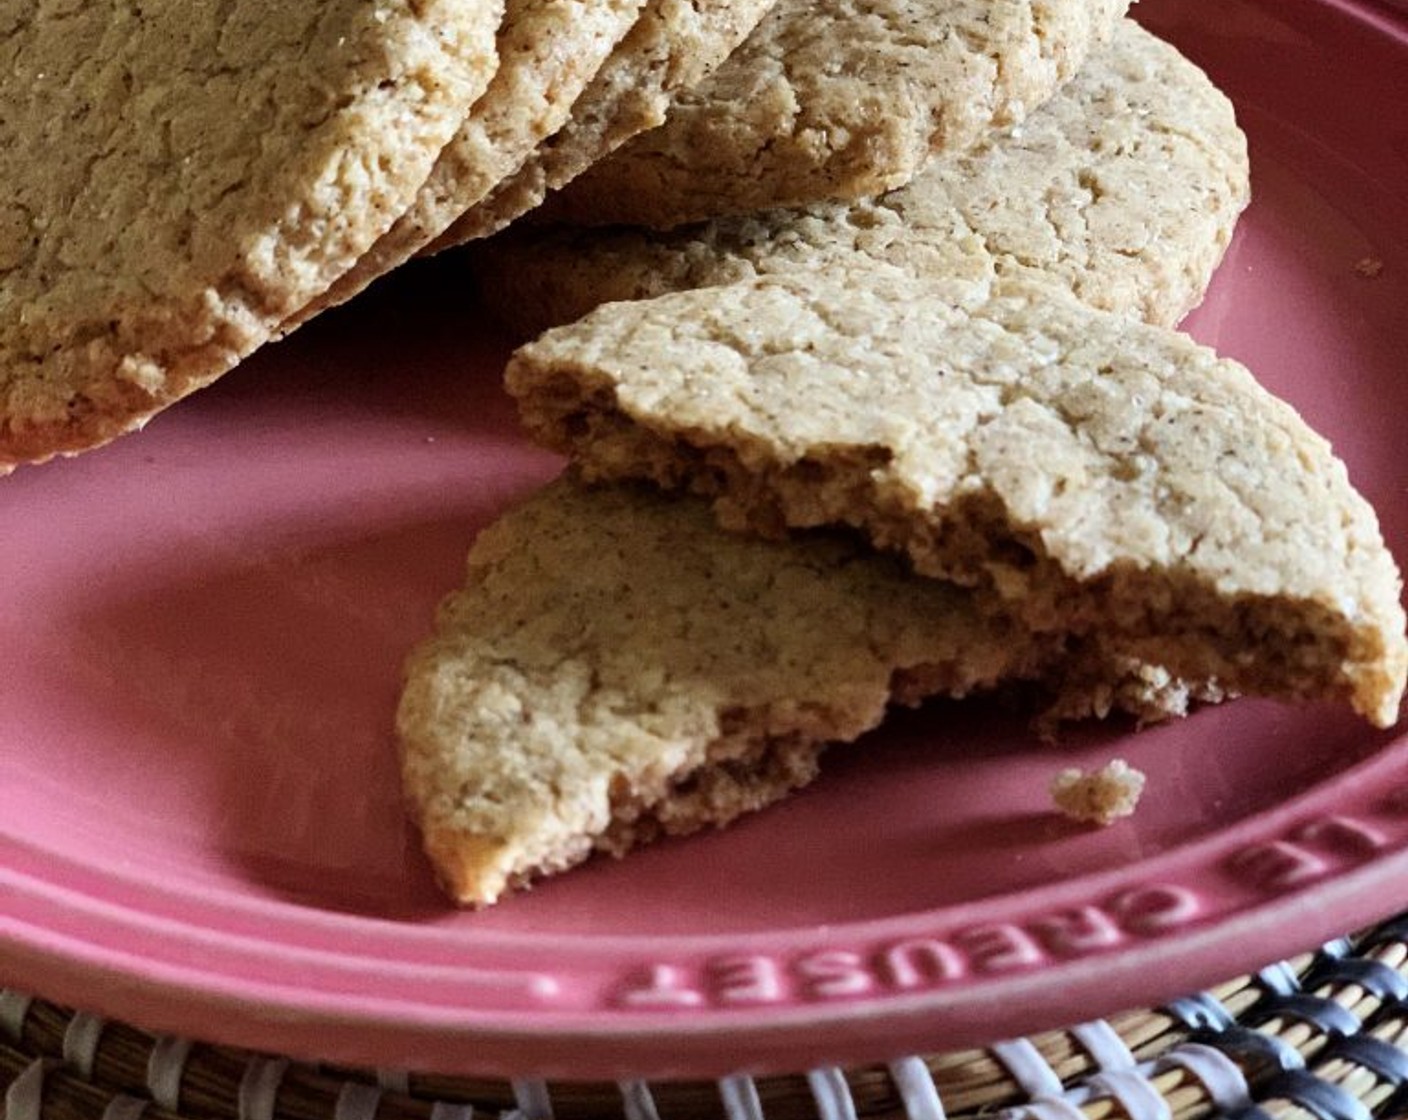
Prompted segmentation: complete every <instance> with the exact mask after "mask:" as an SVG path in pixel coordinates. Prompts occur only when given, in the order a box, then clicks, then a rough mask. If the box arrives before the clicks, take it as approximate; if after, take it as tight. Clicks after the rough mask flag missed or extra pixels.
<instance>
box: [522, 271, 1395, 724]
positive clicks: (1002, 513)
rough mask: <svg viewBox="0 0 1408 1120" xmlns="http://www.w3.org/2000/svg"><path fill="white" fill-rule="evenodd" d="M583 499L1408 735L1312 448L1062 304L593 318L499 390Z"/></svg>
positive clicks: (1004, 289) (1345, 491)
mask: <svg viewBox="0 0 1408 1120" xmlns="http://www.w3.org/2000/svg"><path fill="white" fill-rule="evenodd" d="M508 386H509V389H510V392H512V393H513V395H514V396H515V397H516V398H517V399H518V402H519V407H520V411H521V413H522V416H523V418H524V420H525V422H526V424H527V426H528V429H529V431H530V432H531V433H532V434H533V435H534V436H535V438H537V439H538V440H540V441H541V442H543V443H544V444H546V445H547V446H549V447H552V448H555V449H558V450H561V451H565V452H568V453H570V454H571V455H572V456H573V457H574V459H576V460H577V462H578V464H579V466H580V468H581V469H582V470H583V471H584V472H585V473H586V475H587V476H588V477H592V478H598V479H609V478H623V477H645V478H650V479H653V480H655V481H656V482H658V483H660V484H662V485H665V486H668V487H681V488H684V487H687V488H691V489H694V490H696V491H699V492H702V493H706V494H711V495H713V496H714V497H715V506H716V511H717V512H718V514H719V516H720V518H721V519H722V520H723V521H724V522H725V523H726V524H728V525H729V526H731V527H734V528H750V529H752V530H755V531H760V532H764V533H778V532H781V531H784V530H785V529H787V528H795V527H804V526H816V525H824V524H846V525H851V526H855V527H857V528H859V529H861V530H862V531H864V532H865V533H867V534H868V535H869V536H870V537H871V539H872V540H874V541H875V542H876V543H877V544H878V545H879V546H881V547H884V548H888V549H894V550H897V551H900V552H903V553H905V554H906V555H907V556H908V557H909V559H910V562H911V563H912V564H913V565H914V566H915V568H916V569H917V570H918V571H920V572H921V573H924V574H927V575H932V576H938V577H942V578H946V579H952V580H955V581H957V582H960V583H962V584H965V585H967V586H971V587H973V588H974V589H975V590H976V591H978V592H979V593H980V594H983V595H985V596H987V597H989V599H990V600H991V601H992V602H993V603H994V604H999V605H1000V608H1001V609H1003V610H1007V611H1013V612H1015V613H1016V614H1017V615H1018V617H1019V618H1020V619H1021V620H1022V621H1023V622H1024V624H1026V625H1027V626H1029V627H1031V628H1032V629H1034V630H1037V631H1046V630H1059V631H1064V632H1068V633H1073V634H1098V635H1100V637H1101V638H1102V640H1105V641H1108V642H1110V643H1111V648H1114V649H1117V650H1118V651H1119V652H1122V653H1125V654H1128V655H1129V656H1131V657H1133V658H1136V659H1137V660H1141V661H1147V662H1150V663H1153V664H1157V665H1162V666H1165V667H1167V668H1168V669H1169V670H1170V671H1171V672H1173V673H1175V674H1176V675H1178V676H1181V677H1184V678H1187V679H1192V680H1215V681H1218V682H1219V683H1220V684H1221V685H1222V686H1223V687H1226V688H1228V689H1230V690H1233V691H1237V692H1249V693H1259V694H1269V695H1276V696H1285V697H1297V698H1322V699H1323V698H1336V699H1340V700H1344V701H1348V702H1350V703H1351V704H1352V705H1353V706H1354V707H1355V708H1356V710H1358V711H1359V712H1360V713H1362V714H1363V715H1365V716H1366V717H1367V718H1369V719H1370V720H1372V721H1373V722H1375V723H1376V724H1379V725H1381V726H1387V725H1390V724H1392V723H1394V722H1395V721H1396V720H1397V718H1398V709H1399V703H1400V700H1401V697H1402V693H1403V687H1404V677H1405V672H1408V642H1405V637H1404V629H1405V625H1404V613H1403V607H1402V605H1401V603H1400V599H1399V597H1400V594H1401V590H1402V581H1401V578H1400V576H1399V573H1398V569H1397V567H1396V566H1395V564H1394V561H1393V558H1392V557H1391V556H1390V555H1389V553H1388V551H1387V549H1386V548H1385V546H1384V543H1383V539H1382V536H1381V534H1380V532H1379V527H1378V521H1377V518H1376V516H1375V514H1374V511H1373V510H1372V508H1371V507H1370V506H1369V504H1368V503H1367V502H1366V501H1365V500H1364V499H1363V498H1362V497H1361V496H1360V495H1359V494H1358V493H1357V492H1356V491H1355V490H1354V489H1353V488H1352V486H1351V485H1350V482H1349V479H1348V477H1347V472H1346V470H1345V468H1344V465H1343V464H1342V463H1341V462H1340V461H1339V460H1338V459H1336V458H1335V456H1334V455H1333V453H1332V451H1331V449H1330V447H1329V445H1328V443H1327V442H1326V441H1325V440H1324V439H1323V438H1321V437H1320V436H1318V435H1317V434H1315V433H1314V432H1313V431H1312V430H1311V429H1310V428H1309V427H1308V426H1307V425H1306V424H1305V422H1304V421H1303V420H1302V419H1301V418H1300V416H1299V415H1298V414H1297V413H1296V412H1295V411H1294V410H1293V409H1292V408H1291V407H1290V406H1289V405H1287V404H1285V403H1284V402H1282V401H1280V400H1278V399H1276V398H1275V397H1273V396H1272V395H1270V394H1269V393H1267V392H1266V391H1265V390H1264V389H1262V388H1261V386H1260V385H1258V384H1257V382H1256V381H1255V379H1254V378H1253V377H1252V375H1251V374H1250V373H1249V372H1248V371H1247V370H1246V368H1245V367H1243V366H1241V365H1239V364H1237V363H1236V362H1233V361H1231V360H1228V359H1222V358H1219V357H1218V356H1217V355H1216V354H1214V353H1213V352H1212V351H1210V350H1208V349H1206V348H1204V347H1201V346H1199V345H1197V344H1196V343H1194V342H1193V341H1192V340H1191V339H1189V338H1187V337H1186V336H1184V335H1181V334H1178V333H1177V332H1173V331H1168V330H1164V329H1161V328H1158V327H1153V326H1149V325H1146V324H1141V323H1139V322H1137V321H1135V320H1133V319H1130V318H1128V317H1126V316H1122V315H1115V314H1110V313H1105V312H1100V311H1097V310H1094V309H1092V308H1089V307H1087V306H1086V305H1084V304H1082V303H1080V302H1079V301H1077V300H1076V299H1075V298H1074V297H1073V296H1071V295H1070V294H1069V293H1066V292H1064V291H1062V290H1060V289H1058V288H1055V287H1053V286H1051V285H1045V284H1035V283H1031V282H1026V281H1007V282H1000V283H999V284H997V285H996V286H992V287H990V286H987V285H983V284H978V283H965V282H961V281H948V282H938V281H932V282H925V281H921V280H917V279H916V278H914V277H912V276H909V275H907V274H905V273H903V272H901V271H899V270H898V269H894V268H892V267H888V266H873V267H872V268H870V269H866V270H858V271H848V270H844V269H841V268H833V269H831V270H829V271H828V272H827V273H825V274H823V275H819V276H815V277H813V276H805V275H802V274H794V273H789V274H785V275H779V276H774V277H762V278H758V279H755V280H750V281H743V282H740V283H738V284H734V285H730V286H727V287H721V288H709V289H704V290H701V291H696V292H683V293H675V294H671V295H666V296H661V297H659V298H657V299H654V300H648V301H641V302H636V303H617V304H610V305H608V306H606V307H602V308H599V309H598V310H597V311H595V312H593V313H592V314H591V315H589V316H587V317H586V318H585V319H583V320H582V321H581V322H579V323H576V324H573V325H571V326H567V327H560V328H557V329H555V330H553V331H549V332H548V333H547V334H545V335H544V336H543V337H542V338H540V339H539V340H538V341H536V342H534V343H530V344H529V345H528V346H525V347H523V348H521V349H520V350H519V351H518V352H517V353H516V354H515V356H514V358H513V359H512V361H511V363H510V366H509V370H508Z"/></svg>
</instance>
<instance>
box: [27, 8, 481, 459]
mask: <svg viewBox="0 0 1408 1120" xmlns="http://www.w3.org/2000/svg"><path fill="white" fill-rule="evenodd" d="M31 8H33V6H32V5H20V4H16V3H10V4H7V5H6V6H5V8H4V11H2V12H0V26H3V27H4V28H5V35H4V37H3V44H0V62H2V63H3V66H0V74H3V77H0V98H3V101H4V104H5V106H6V111H5V113H4V116H3V120H0V150H3V151H4V153H5V156H4V159H5V161H6V163H5V167H6V170H5V182H6V188H7V189H6V194H7V199H8V201H7V203H6V204H5V205H4V207H3V209H0V269H3V271H0V470H4V469H6V468H8V467H12V466H13V465H15V464H16V463H19V462H30V461H39V460H43V459H46V458H49V457H50V456H53V455H55V454H60V453H71V452H75V451H78V450H82V449H84V448H87V447H91V446H94V445H96V444H99V443H102V442H105V441H106V440H108V439H111V438H112V437H114V436H116V435H118V434H120V433H121V432H124V431H127V430H129V429H131V428H133V427H136V426H138V425H140V424H141V423H142V422H143V421H144V420H145V419H147V418H148V417H150V416H151V415H152V414H153V413H155V412H156V411H158V410H159V409H161V408H163V407H165V406H166V405H168V404H170V403H172V402H173V401H175V400H177V399H178V398H180V397H182V396H184V395H185V394H187V393H189V392H190V391H192V390H193V389H195V388H198V387H200V386H201V385H204V384H206V383H208V382H209V381H211V380H213V379H214V378H215V377H217V376H219V375H220V374H221V373H223V372H224V371H225V370H226V369H228V368H229V367H230V366H231V365H233V364H234V363H235V362H236V361H238V360H239V359H240V358H241V357H243V356H244V355H246V354H248V353H249V352H250V351H251V350H253V349H254V348H255V347H256V346H258V345H260V344H261V343H262V342H264V341H266V340H267V339H268V338H269V337H270V336H271V334H272V333H273V332H274V331H275V330H276V329H277V327H278V325H279V324H280V323H282V322H283V320H284V319H285V318H287V316H288V315H289V314H291V313H292V312H293V311H295V310H296V309H297V308H299V307H302V306H303V305H304V304H306V303H307V302H308V300H309V299H311V298H312V297H313V296H314V295H316V294H317V293H318V292H321V291H323V290H324V289H326V288H327V287H328V285H329V284H330V283H332V281H333V280H334V279H335V278H336V277H337V276H338V275H340V274H341V273H342V272H343V271H345V270H346V269H347V268H349V267H350V266H351V265H352V263H353V262H354V261H355V260H356V259H357V258H358V257H359V256H360V255H361V254H362V253H363V252H364V251H365V250H366V249H367V247H368V246H369V245H370V244H371V243H372V242H373V241H374V240H375V239H376V238H377V237H378V236H380V235H381V233H382V232H384V231H385V229H386V228H387V227H388V226H389V225H390V224H391V222H392V221H393V220H394V219H395V218H396V216H397V215H398V214H400V213H401V212H402V211H404V210H405V208H406V206H407V205H408V204H409V202H410V200H411V198H412V197H413V196H414V194H415V192H416V190H417V189H418V188H419V187H420V185H421V184H422V183H423V182H424V181H425V178H426V176H427V175H428V174H429V171H430V167H431V165H432V164H433V163H434V161H435V159H436V157H437V155H438V153H439V151H440V150H441V149H442V148H443V147H444V145H445V143H446V141H448V140H449V138H450V137H451V135H453V133H454V131H455V129H456V128H457V127H458V126H459V124H460V123H461V122H462V121H463V120H464V116H465V113H466V112H467V111H468V108H469V105H470V103H471V102H472V101H473V100H474V98H475V97H477V96H478V95H479V93H480V92H481V91H482V90H483V89H484V87H485V85H486V84H487V83H488V81H489V78H490V75H491V73H492V70H493V66H494V63H495V54H494V31H495V29H496V28H497V26H498V23H499V19H500V16H501V11H500V9H499V7H498V6H497V5H495V4H492V3H489V2H488V0H424V2H419V0H418V2H416V3H411V2H409V0H384V2H380V3H377V4H370V3H367V2H366V0H330V2H328V3H322V4H316V5H302V4H273V5H270V4H263V3H255V2H244V3H237V4H234V5H233V6H232V5H230V4H228V3H224V2H219V0H180V2H177V0H153V2H150V3H144V4H142V5H141V6H140V7H138V6H133V5H113V4H80V5H69V6H66V7H65V8H64V9H63V11H62V13H61V14H60V13H59V12H58V10H56V9H55V10H51V8H49V7H44V6H41V7H38V8H33V10H31ZM21 9H23V11H22V10H21Z"/></svg>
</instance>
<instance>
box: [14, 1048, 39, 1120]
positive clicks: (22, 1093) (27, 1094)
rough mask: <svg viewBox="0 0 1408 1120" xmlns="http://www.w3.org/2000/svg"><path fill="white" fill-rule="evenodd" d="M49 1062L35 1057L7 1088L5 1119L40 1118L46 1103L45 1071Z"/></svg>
mask: <svg viewBox="0 0 1408 1120" xmlns="http://www.w3.org/2000/svg"><path fill="white" fill-rule="evenodd" d="M46 1068H47V1063H46V1062H45V1061H44V1059H43V1058H35V1059H34V1061H32V1062H30V1063H29V1065H27V1066H25V1069H24V1072H23V1073H21V1074H20V1075H19V1076H18V1077H16V1078H15V1079H14V1080H13V1081H11V1082H10V1087H9V1088H8V1089H6V1090H5V1120H39V1112H40V1109H41V1108H42V1107H43V1104H44V1071H45V1069H46Z"/></svg>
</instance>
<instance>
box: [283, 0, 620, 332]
mask: <svg viewBox="0 0 1408 1120" xmlns="http://www.w3.org/2000/svg"><path fill="white" fill-rule="evenodd" d="M641 2H642V0H508V4H507V6H506V8H505V11H504V22H503V24H502V26H501V27H500V28H499V34H498V56H499V64H498V68H497V69H496V70H495V72H494V78H493V80H492V81H491V82H490V83H489V88H488V89H486V90H485V91H484V93H483V94H482V95H481V96H480V97H479V99H478V100H477V101H475V103H474V105H473V107H472V108H471V109H470V112H469V115H468V117H467V118H466V119H465V121H464V123H463V124H462V125H461V126H460V128H459V131H457V132H456V133H455V135H454V137H453V138H452V139H451V140H450V142H449V144H447V145H446V146H445V149H444V151H442V152H441V153H440V157H439V159H437V160H436V161H435V166H434V167H432V168H431V171H430V177H429V178H428V179H427V180H426V182H425V184H424V185H423V186H422V187H421V189H420V190H419V191H418V192H417V193H416V197H415V200H414V201H413V202H412V203H411V205H410V208H409V209H408V210H407V211H406V212H405V213H404V214H402V215H401V216H400V217H399V218H397V219H396V222H395V223H394V224H393V225H392V226H391V228H390V229H389V230H387V231H386V232H385V233H384V234H382V236H381V237H380V238H378V239H377V241H376V243H375V244H374V245H372V247H371V248H370V249H368V250H367V252H366V253H364V254H363V255H362V257H361V258H360V259H359V260H358V261H357V263H356V264H355V265H354V266H353V267H352V268H351V269H350V270H349V271H348V272H346V273H344V274H343V275H342V276H340V277H339V278H338V279H337V281H336V282H335V283H334V284H333V285H332V287H331V288H330V289H329V290H328V291H327V292H325V293H323V294H322V295H320V296H319V297H318V298H317V299H316V300H314V301H313V303H312V304H310V305H309V306H308V307H306V308H304V309H302V310H301V311H300V312H299V313H298V315H297V316H296V317H295V319H294V320H293V321H291V322H289V323H288V324H286V326H288V327H290V328H291V327H292V326H295V325H296V324H297V323H299V322H302V321H305V320H307V319H309V318H311V317H312V316H313V315H315V314H317V313H318V312H320V311H325V310H327V309H328V308H329V307H334V306H336V305H338V304H340V303H345V302H346V301H347V300H349V299H351V298H352V297H353V296H355V295H356V294H357V293H359V292H361V291H362V290H363V289H365V288H366V287H367V285H369V284H370V283H372V281H374V280H376V279H377V278H378V277H380V276H384V275H385V274H386V273H388V272H390V271H391V270H392V269H394V268H396V267H398V266H399V265H402V264H404V263H405V262H406V261H408V260H410V259H411V257H413V256H415V254H416V253H418V252H419V251H420V250H421V249H423V248H425V246H426V245H428V244H430V242H432V241H434V240H435V239H436V238H437V237H439V236H440V235H441V234H442V233H444V232H445V230H447V229H448V228H449V227H450V225H451V224H452V223H453V222H454V221H455V220H456V219H458V218H459V217H460V216H461V215H462V214H464V212H465V211H466V210H468V209H469V208H470V207H472V206H473V205H475V203H477V202H479V201H480V200H481V199H483V198H484V197H485V196H486V195H488V194H489V192H490V191H492V190H493V189H494V188H495V187H496V186H497V185H498V184H499V183H500V182H501V181H502V180H504V179H506V178H507V177H508V176H510V175H511V174H513V173H514V172H515V171H517V170H518V168H519V167H520V166H521V165H522V164H523V162H524V161H525V160H526V159H527V158H528V157H529V156H530V155H532V153H533V149H534V148H536V147H537V145H538V144H539V143H540V142H541V141H542V140H544V139H545V138H546V137H548V136H551V135H552V134H553V133H554V132H556V131H557V130H558V129H559V128H561V127H562V125H563V123H564V122H565V121H566V120H567V116H568V114H569V112H570V111H571V108H572V103H573V102H574V101H575V100H576V99H577V96H578V95H579V94H580V93H581V92H582V90H584V89H585V88H586V86H587V84H588V83H589V82H590V81H591V79H592V77H593V76H594V75H595V74H596V72H597V71H598V70H599V69H600V68H601V65H602V63H603V62H604V61H605V60H606V58H607V56H608V55H609V54H610V53H611V51H612V49H613V48H614V47H615V45H616V43H617V42H618V41H619V40H620V39H621V37H622V36H623V35H625V34H626V32H627V31H628V30H630V27H631V24H632V23H633V22H634V21H635V19H636V17H637V16H638V15H639V14H640V7H641Z"/></svg>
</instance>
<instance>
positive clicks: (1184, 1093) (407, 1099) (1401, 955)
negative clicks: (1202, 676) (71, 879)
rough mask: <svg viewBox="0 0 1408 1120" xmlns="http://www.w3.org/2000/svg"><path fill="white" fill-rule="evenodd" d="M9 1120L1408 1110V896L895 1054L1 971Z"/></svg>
mask: <svg viewBox="0 0 1408 1120" xmlns="http://www.w3.org/2000/svg"><path fill="white" fill-rule="evenodd" d="M0 1087H3V1088H4V1107H3V1111H0V1120H137V1118H138V1117H143V1118H144V1120H168V1118H175V1117H193V1118H194V1117H207V1118H211V1120H311V1118H315V1117H316V1118H331V1120H476V1118H477V1120H488V1118H489V1117H494V1118H498V1117H500V1116H503V1114H509V1115H508V1116H506V1117H504V1120H579V1118H580V1120H596V1118H606V1117H610V1118H613V1120H695V1118H700V1120H704V1118H707V1120H715V1118H717V1120H806V1118H811V1120H859V1118H861V1117H893V1118H896V1120H905V1118H907V1120H944V1118H945V1117H948V1118H953V1120H957V1118H963V1117H974V1118H976V1117H980V1116H981V1117H983V1118H985V1120H1105V1118H1107V1117H1109V1118H1111V1120H1115V1118H1118V1117H1128V1118H1129V1120H1202V1118H1205V1117H1206V1118H1213V1117H1235V1118H1237V1120H1253V1118H1259V1117H1262V1116H1269V1117H1277V1118H1282V1117H1285V1118H1287V1120H1291V1118H1296V1117H1306V1118H1311V1120H1314V1118H1319V1120H1377V1118H1383V1120H1390V1118H1398V1117H1405V1116H1408V914H1405V915H1400V916H1399V917H1397V918H1395V919H1393V920H1391V921H1388V922H1385V923H1382V924H1381V925H1378V926H1376V927H1374V928H1373V929H1371V930H1369V931H1367V932H1364V933H1361V934H1358V935H1355V936H1353V937H1346V938H1343V939H1340V940H1337V941H1333V942H1331V943H1329V944H1327V945H1324V946H1322V947H1321V948H1320V949H1318V950H1316V951H1314V952H1310V953H1306V954H1305V955H1303V956H1301V957H1297V958H1295V959H1293V960H1289V961H1281V962H1277V963H1275V964H1272V965H1269V966H1267V967H1266V968H1264V969H1262V970H1261V971H1260V972H1258V973H1256V974H1255V975H1253V976H1244V977H1240V978H1238V979H1235V980H1231V981H1229V982H1227V983H1226V984H1223V985H1221V986H1220V987H1218V988H1215V989H1212V990H1209V991H1204V992H1198V993H1194V994H1192V995H1189V996H1187V997H1185V998H1183V999H1178V1000H1174V1001H1173V1002H1171V1003H1169V1004H1167V1005H1165V1006H1163V1007H1159V1008H1155V1009H1145V1010H1138V1011H1130V1012H1127V1013H1125V1014H1123V1015H1117V1016H1113V1017H1111V1018H1110V1019H1108V1020H1097V1021H1094V1022H1088V1023H1082V1024H1078V1025H1076V1026H1072V1027H1070V1028H1068V1029H1066V1030H1060V1031H1048V1032H1044V1033H1041V1034H1033V1035H1031V1036H1030V1037H1027V1038H1021V1039H1015V1040H1012V1041H1010V1042H1004V1043H999V1044H996V1045H993V1046H990V1047H986V1048H983V1049H972V1050H962V1051H955V1052H951V1053H945V1054H933V1055H927V1056H923V1057H911V1058H905V1059H902V1060H900V1061H897V1062H893V1063H890V1064H889V1065H875V1066H858V1067H856V1068H851V1069H844V1070H842V1069H834V1068H828V1069H818V1070H810V1071H806V1072H803V1073H798V1074H795V1075H790V1076H778V1077H757V1078H752V1077H734V1078H725V1079H724V1080H722V1081H702V1080H701V1081H652V1082H649V1083H647V1082H553V1083H551V1084H547V1083H544V1082H541V1081H536V1080H529V1079H525V1080H519V1081H501V1080H490V1079H485V1080H475V1079H470V1078H454V1077H443V1076H432V1075H426V1074H419V1073H415V1072H405V1071H400V1070H358V1069H348V1068H343V1067H339V1066H333V1065H315V1064H309V1063H306V1062H294V1061H288V1060H285V1059H283V1058H280V1057H278V1056H277V1055H271V1054H258V1053H252V1052H249V1051H245V1050H235V1049H230V1048H228V1047H221V1046H212V1045H206V1044H203V1043H196V1042H191V1041H189V1040H187V1039H178V1038H170V1037H156V1036H153V1035H150V1034H147V1033H145V1032H143V1031H140V1030H137V1029H136V1028H134V1027H130V1026H127V1025H125V1024H122V1023H118V1022H112V1021H104V1020H102V1019H99V1018H97V1017H95V1016H92V1015H88V1014H85V1013H82V1012H74V1011H72V1010H68V1009H65V1008H61V1007H57V1006H55V1005H54V1004H51V1003H48V1002H45V1001H44V1000H41V999H35V998H32V997H30V996H28V995H24V994H22V993H19V992H14V991H4V990H0Z"/></svg>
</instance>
